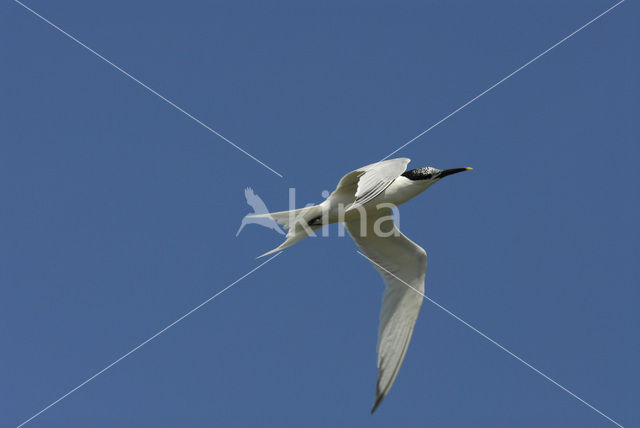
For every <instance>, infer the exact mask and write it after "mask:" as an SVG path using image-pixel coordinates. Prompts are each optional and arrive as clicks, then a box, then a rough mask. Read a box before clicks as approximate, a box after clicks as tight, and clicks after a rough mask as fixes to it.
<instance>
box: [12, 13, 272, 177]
mask: <svg viewBox="0 0 640 428" xmlns="http://www.w3.org/2000/svg"><path fill="white" fill-rule="evenodd" d="M13 1H15V2H16V3H18V4H19V5H20V6H22V7H23V8H25V9H26V10H28V11H29V12H31V13H32V14H34V15H35V16H37V17H38V18H40V19H41V20H43V21H44V22H46V23H47V24H49V25H51V26H52V27H53V28H55V29H56V30H58V31H59V32H61V33H62V34H64V35H65V36H67V37H68V38H70V39H71V40H73V41H74V42H76V43H77V44H79V45H80V46H82V47H83V48H85V49H86V50H88V51H89V52H91V53H92V54H94V55H95V56H97V57H98V58H100V59H101V60H103V61H104V62H106V63H107V64H109V65H110V66H112V67H113V68H115V69H116V70H118V71H119V72H120V73H122V74H124V75H125V76H127V77H128V78H129V79H131V80H133V81H134V82H136V83H137V84H139V85H140V86H142V87H143V88H145V89H146V90H147V91H149V92H151V93H152V94H154V95H156V96H157V97H159V98H160V99H161V100H162V101H164V102H166V103H167V104H169V105H170V106H171V107H173V108H175V109H176V110H178V111H179V112H181V113H183V114H184V115H185V116H187V117H188V118H190V119H192V120H193V121H194V122H196V123H197V124H199V125H201V126H202V127H204V128H205V129H207V130H208V131H210V132H212V133H214V134H215V135H217V136H218V137H220V138H221V139H223V140H224V141H226V142H227V143H229V144H231V145H232V146H233V147H235V148H236V149H238V150H240V151H241V152H242V153H244V154H245V155H247V156H249V157H250V158H251V159H253V160H254V161H256V162H258V163H259V164H260V165H262V166H263V167H265V168H267V169H268V170H269V171H271V172H273V173H274V174H275V175H277V176H278V177H280V178H283V176H282V174H280V173H279V172H278V171H276V170H274V169H273V168H271V167H270V166H269V165H267V164H266V163H264V162H262V161H261V160H260V159H258V158H257V157H255V156H253V155H252V154H251V153H249V152H247V151H246V150H245V149H243V148H242V147H240V146H238V145H237V144H235V143H234V142H233V141H231V140H229V139H228V138H227V137H225V136H224V135H222V134H220V133H219V132H218V131H216V130H215V129H213V128H211V127H210V126H209V125H207V124H205V123H204V122H202V121H201V120H200V119H198V118H197V117H195V116H193V115H192V114H191V113H189V112H187V111H186V110H185V109H183V108H182V107H180V106H179V105H177V104H175V103H174V102H172V101H171V100H169V99H167V98H166V97H165V96H163V95H161V94H160V93H158V92H157V91H155V90H153V89H151V88H150V87H149V86H148V85H146V84H145V83H144V82H141V81H140V80H139V79H136V78H135V77H133V76H132V75H131V74H129V73H127V72H126V71H125V70H123V69H122V68H121V67H119V66H117V65H116V64H114V63H113V62H111V61H109V60H108V59H107V58H105V57H104V56H102V55H100V54H99V53H98V52H96V51H94V50H93V49H91V48H90V47H89V46H87V45H85V44H84V43H82V42H81V41H80V40H78V39H76V38H75V37H73V36H72V35H71V34H69V33H67V32H66V31H64V30H63V29H62V28H60V27H58V26H57V25H56V24H54V23H53V22H51V21H49V20H48V19H47V18H45V17H44V16H42V15H40V14H39V13H37V12H36V11H34V10H33V9H31V8H29V7H28V6H26V5H25V4H24V3H22V2H20V1H19V0H13Z"/></svg>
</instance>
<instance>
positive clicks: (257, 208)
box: [236, 187, 284, 236]
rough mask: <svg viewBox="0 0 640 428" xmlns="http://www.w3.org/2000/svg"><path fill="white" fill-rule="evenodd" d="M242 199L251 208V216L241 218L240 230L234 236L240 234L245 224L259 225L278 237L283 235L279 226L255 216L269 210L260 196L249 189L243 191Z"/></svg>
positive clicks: (270, 220)
mask: <svg viewBox="0 0 640 428" xmlns="http://www.w3.org/2000/svg"><path fill="white" fill-rule="evenodd" d="M244 197H245V199H246V200H247V204H248V205H249V206H250V207H251V208H253V214H247V215H246V216H244V217H243V218H242V222H241V223H240V228H239V229H238V231H237V232H236V236H238V235H240V232H241V231H242V229H244V227H245V226H246V225H247V224H259V225H260V226H263V227H267V228H269V229H273V230H275V231H276V232H278V233H279V234H280V235H284V232H283V231H282V229H280V226H278V224H277V223H276V222H274V221H273V220H272V219H271V218H268V217H267V218H260V217H256V216H255V214H264V213H268V212H269V210H268V209H267V206H266V205H265V204H264V202H263V201H262V199H261V198H260V196H258V195H256V194H255V193H254V192H253V189H252V188H251V187H247V188H246V189H244Z"/></svg>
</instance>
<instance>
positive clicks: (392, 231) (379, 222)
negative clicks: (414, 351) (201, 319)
mask: <svg viewBox="0 0 640 428" xmlns="http://www.w3.org/2000/svg"><path fill="white" fill-rule="evenodd" d="M408 163H409V159H407V158H398V159H389V160H385V161H382V162H377V163H374V164H371V165H367V166H364V167H362V168H359V169H357V170H355V171H352V172H350V173H348V174H347V175H345V176H344V177H342V179H341V180H340V182H339V183H338V186H337V187H336V190H334V191H333V193H331V195H329V197H328V198H327V199H326V200H325V201H323V202H322V203H321V204H319V205H315V206H312V207H306V208H302V209H298V210H293V211H283V212H277V213H269V214H264V215H262V216H257V217H263V218H264V217H267V216H268V217H269V218H271V219H273V220H275V221H277V222H278V223H279V224H281V225H282V226H283V227H284V228H285V229H286V230H288V233H287V239H286V241H285V242H284V243H283V244H282V245H280V246H279V247H277V248H274V249H273V250H271V251H269V252H267V253H265V254H263V256H265V255H267V254H271V253H273V252H276V251H280V250H283V249H285V248H287V247H290V246H291V245H293V244H295V243H296V242H299V241H301V240H302V239H304V238H306V237H308V236H309V235H310V234H312V233H313V232H314V231H315V230H317V229H319V228H321V227H322V226H323V225H325V224H329V223H336V222H344V223H345V226H346V228H347V231H348V232H349V235H351V237H352V238H353V240H354V242H355V243H356V245H357V246H358V247H359V248H360V250H361V252H362V253H363V254H364V255H365V256H366V257H367V258H368V259H369V261H371V262H372V264H373V265H374V267H375V268H376V269H377V270H378V272H379V273H380V275H381V276H382V278H383V280H384V282H385V285H386V288H385V292H384V296H383V299H382V310H381V312H380V326H379V329H378V383H377V388H376V398H375V401H374V405H373V409H372V410H371V411H372V412H373V411H374V410H375V409H376V407H377V406H378V405H379V404H380V402H381V401H382V400H383V399H384V397H385V396H386V395H387V394H388V392H389V390H390V389H391V386H392V385H393V382H394V381H395V379H396V376H397V375H398V371H399V370H400V366H401V365H402V361H403V360H404V356H405V354H406V352H407V348H408V346H409V342H410V340H411V335H412V333H413V328H414V326H415V323H416V320H417V318H418V313H419V312H420V307H421V306H422V298H423V296H424V282H425V274H426V269H427V253H426V252H425V251H424V249H423V248H422V247H420V246H419V245H417V244H416V243H415V242H413V241H411V240H410V239H409V238H407V237H406V236H405V235H403V234H402V233H401V232H400V230H398V229H397V227H396V226H395V225H394V224H393V220H392V216H391V212H392V208H393V207H395V206H398V205H400V204H403V203H405V202H407V201H408V200H410V199H411V198H413V197H415V196H417V195H419V194H420V193H422V192H423V191H425V190H426V189H427V188H428V187H429V186H431V185H432V184H434V183H435V182H437V181H438V180H440V179H441V178H443V177H445V176H447V175H451V174H454V173H456V172H461V171H465V170H468V169H470V168H456V169H452V170H444V171H441V170H438V169H435V168H431V167H425V168H418V169H415V170H411V171H407V172H405V170H406V168H407V164H408Z"/></svg>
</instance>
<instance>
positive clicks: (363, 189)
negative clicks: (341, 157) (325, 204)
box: [334, 158, 411, 210]
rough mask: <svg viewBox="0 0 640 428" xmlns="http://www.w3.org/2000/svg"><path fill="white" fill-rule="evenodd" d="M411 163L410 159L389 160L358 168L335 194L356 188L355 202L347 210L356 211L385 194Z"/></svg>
mask: <svg viewBox="0 0 640 428" xmlns="http://www.w3.org/2000/svg"><path fill="white" fill-rule="evenodd" d="M410 161H411V160H410V159H408V158H397V159H388V160H384V161H381V162H376V163H372V164H371V165H366V166H363V167H361V168H358V169H356V170H355V171H351V172H350V173H348V174H347V175H345V176H344V177H342V179H341V180H340V182H339V183H338V186H337V187H336V190H335V191H334V193H336V192H339V191H341V190H347V189H349V188H351V187H354V188H355V201H354V202H353V204H351V205H350V206H349V207H348V208H347V209H348V210H350V209H355V208H357V207H358V206H361V205H364V204H366V203H367V202H369V201H370V200H372V199H373V198H375V197H376V196H378V195H379V194H380V193H382V192H384V190H385V189H386V188H387V187H389V185H390V184H391V183H393V181H394V180H395V179H396V178H398V177H399V176H400V175H402V173H403V172H405V170H406V169H407V165H408V164H409V162H410Z"/></svg>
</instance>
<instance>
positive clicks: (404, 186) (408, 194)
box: [371, 176, 428, 205]
mask: <svg viewBox="0 0 640 428" xmlns="http://www.w3.org/2000/svg"><path fill="white" fill-rule="evenodd" d="M427 187H428V184H427V183H426V182H421V181H417V180H416V181H414V180H410V179H408V178H406V177H403V176H400V177H398V178H396V179H395V180H394V181H393V183H391V185H390V186H389V187H387V188H386V189H385V191H384V192H382V193H381V194H380V195H379V196H378V197H377V198H375V199H374V200H372V201H371V202H372V203H373V204H379V203H383V202H386V203H391V204H393V205H400V204H404V203H405V202H407V201H408V200H409V199H412V198H414V197H416V196H418V195H419V194H420V193H422V192H424V191H425V189H426V188H427Z"/></svg>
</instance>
